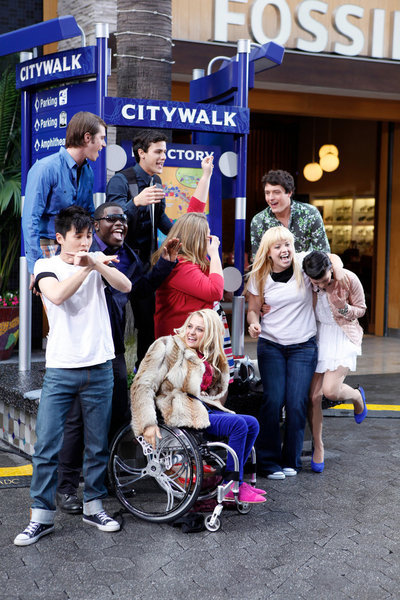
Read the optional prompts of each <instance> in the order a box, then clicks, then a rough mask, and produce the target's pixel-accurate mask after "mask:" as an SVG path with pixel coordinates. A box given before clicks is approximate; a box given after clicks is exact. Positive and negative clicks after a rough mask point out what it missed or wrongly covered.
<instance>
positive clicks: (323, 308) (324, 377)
mask: <svg viewBox="0 0 400 600" xmlns="http://www.w3.org/2000/svg"><path fill="white" fill-rule="evenodd" d="M303 270H304V272H305V273H306V274H307V275H308V276H309V278H310V280H311V283H312V284H313V285H314V291H315V292H316V296H317V302H316V306H315V315H316V320H317V343H318V364H317V367H316V370H315V374H314V377H313V380H312V382H311V388H310V397H311V402H310V405H309V420H310V426H311V431H312V435H313V440H314V452H313V456H312V459H311V469H312V470H313V471H315V472H316V473H321V472H322V471H323V470H324V444H323V442H322V407H321V401H322V396H325V397H326V398H328V399H329V400H333V401H336V402H338V401H339V402H340V401H342V402H349V403H352V404H353V405H354V419H355V421H356V423H362V421H363V420H364V419H365V417H366V415H367V405H366V402H365V393H364V390H363V388H362V387H360V386H359V387H358V388H356V389H354V388H352V387H350V386H349V385H347V384H345V383H344V379H345V377H346V375H347V374H348V372H349V371H355V370H356V363H357V356H360V355H361V341H362V336H363V330H362V328H361V327H360V324H359V323H358V318H360V317H362V316H363V315H364V313H365V310H366V305H365V297H364V290H363V287H362V285H361V282H360V280H359V279H358V277H357V276H356V275H355V274H354V273H352V272H351V271H348V270H347V269H344V272H345V273H346V275H347V277H348V282H349V285H348V289H346V288H344V287H342V286H340V285H339V284H338V282H337V280H335V278H334V275H333V270H332V264H331V261H330V258H329V257H328V255H327V254H325V252H320V251H317V250H314V251H313V252H311V253H310V254H308V255H307V256H306V257H305V258H304V260H303Z"/></svg>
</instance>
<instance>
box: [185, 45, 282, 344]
mask: <svg viewBox="0 0 400 600" xmlns="http://www.w3.org/2000/svg"><path fill="white" fill-rule="evenodd" d="M283 54H284V48H283V47H282V46H279V45H278V44H275V43H274V42H269V43H268V44H265V45H264V46H261V47H256V48H253V50H251V47H250V40H239V41H238V45H237V55H236V57H234V58H233V59H229V58H226V57H216V59H223V61H224V62H223V63H222V65H221V68H220V70H218V71H216V72H215V73H210V74H208V75H207V76H202V77H198V78H196V79H194V80H193V81H191V83H190V99H191V101H192V102H198V103H201V106H203V104H202V103H206V102H213V101H214V102H216V103H217V104H222V105H223V106H224V108H225V110H227V109H229V107H230V105H231V104H233V105H235V110H237V111H246V110H248V108H247V107H248V94H249V89H251V88H253V87H254V74H255V73H257V72H260V71H263V70H265V69H269V68H271V67H276V66H278V65H280V64H281V62H282V60H283ZM216 59H213V60H216ZM232 109H233V107H232ZM229 133H233V134H234V136H232V137H231V138H230V140H229V141H230V144H231V148H230V149H231V150H233V151H234V152H235V154H236V158H237V169H236V170H237V174H236V177H235V180H234V186H233V190H234V196H235V267H236V268H237V269H238V271H239V272H240V274H241V275H242V276H243V274H244V257H245V226H246V176H247V135H246V134H247V133H248V130H247V131H239V130H237V131H233V130H232V129H231V131H230V132H229ZM197 141H199V142H200V143H203V144H207V143H214V144H216V143H217V141H216V136H209V135H208V134H204V133H202V134H199V135H197ZM228 143H229V142H228ZM242 291H243V284H242V285H241V286H240V287H239V288H238V289H237V290H236V292H235V296H234V298H233V307H232V313H233V315H232V347H233V354H234V356H242V355H244V316H245V298H244V296H242Z"/></svg>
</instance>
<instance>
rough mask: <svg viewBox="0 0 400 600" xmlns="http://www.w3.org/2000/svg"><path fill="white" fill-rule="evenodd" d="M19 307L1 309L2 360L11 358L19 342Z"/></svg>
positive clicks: (0, 339)
mask: <svg viewBox="0 0 400 600" xmlns="http://www.w3.org/2000/svg"><path fill="white" fill-rule="evenodd" d="M18 333H19V307H18V306H2V307H0V360H7V358H10V356H11V354H12V351H13V350H14V346H15V344H16V343H17V341H18Z"/></svg>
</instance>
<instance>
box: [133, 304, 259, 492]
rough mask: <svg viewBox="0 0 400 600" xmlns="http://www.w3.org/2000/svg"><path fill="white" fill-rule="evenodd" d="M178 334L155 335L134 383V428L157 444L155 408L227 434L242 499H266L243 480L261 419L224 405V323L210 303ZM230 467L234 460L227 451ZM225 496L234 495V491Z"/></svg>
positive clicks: (172, 419) (181, 422)
mask: <svg viewBox="0 0 400 600" xmlns="http://www.w3.org/2000/svg"><path fill="white" fill-rule="evenodd" d="M175 334H176V335H168V336H164V337H161V338H159V339H158V340H156V341H155V342H154V343H153V344H152V345H151V346H150V348H149V350H148V351H147V354H146V356H145V357H144V359H143V361H142V362H141V364H140V367H139V370H138V372H137V374H136V377H135V379H134V381H133V384H132V387H131V404H132V428H133V431H134V434H135V435H136V436H139V435H143V437H144V439H145V440H146V442H148V443H150V444H152V446H153V447H154V448H155V447H156V443H157V438H159V439H161V432H160V429H159V428H158V425H157V413H156V408H157V409H158V410H159V411H160V412H161V415H162V417H163V419H164V422H165V424H166V425H168V426H171V427H191V428H194V429H204V430H205V432H206V433H211V434H213V435H216V436H219V437H225V436H228V438H229V441H228V443H229V446H230V447H231V448H233V449H234V450H235V452H236V454H237V455H238V459H239V468H240V470H239V483H240V488H239V500H240V501H241V502H250V503H261V502H265V498H264V497H263V494H264V493H265V492H264V490H257V489H256V488H253V487H252V486H250V485H249V484H247V483H245V482H243V466H244V464H245V462H246V460H247V458H248V456H249V454H250V452H251V449H252V447H253V445H254V442H255V439H256V437H257V434H258V429H259V427H258V422H257V420H256V419H255V418H254V417H251V416H249V415H236V414H235V413H233V412H232V411H230V410H228V409H226V408H225V407H224V406H223V401H224V400H225V398H226V395H227V391H228V383H229V368H228V363H227V359H226V355H225V353H224V349H223V325H222V323H221V321H220V319H219V316H218V314H217V313H216V312H215V311H213V310H211V309H203V310H198V311H196V312H193V313H192V314H190V315H189V316H188V318H187V319H186V321H185V323H184V324H183V326H182V327H180V328H179V329H176V330H175ZM226 468H227V470H228V471H233V469H234V465H233V460H232V458H231V455H230V454H228V460H227V465H226ZM225 500H234V496H233V492H232V491H230V492H229V493H228V494H227V496H226V497H225Z"/></svg>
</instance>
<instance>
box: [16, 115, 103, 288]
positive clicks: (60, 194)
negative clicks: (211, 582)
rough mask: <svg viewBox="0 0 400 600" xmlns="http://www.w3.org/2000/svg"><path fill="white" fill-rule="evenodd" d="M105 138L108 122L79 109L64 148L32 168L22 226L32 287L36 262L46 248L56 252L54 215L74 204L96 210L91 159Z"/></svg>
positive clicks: (72, 120) (27, 186)
mask: <svg viewBox="0 0 400 600" xmlns="http://www.w3.org/2000/svg"><path fill="white" fill-rule="evenodd" d="M105 138H106V124H105V123H104V121H103V120H102V119H101V118H100V117H98V116H97V115H94V114H93V113H90V112H86V111H81V112H78V113H76V114H75V115H74V116H73V117H72V118H71V120H70V122H69V124H68V127H67V132H66V139H65V148H60V150H59V152H58V153H57V154H52V155H51V156H46V157H45V158H42V159H41V160H39V161H37V162H36V163H35V164H34V165H33V166H32V167H31V169H30V170H29V173H28V179H27V182H26V192H25V202H24V210H23V213H22V230H23V235H24V244H25V254H26V258H27V262H28V271H29V273H31V289H32V287H33V275H32V273H33V267H34V264H35V262H36V261H37V259H38V258H42V257H43V256H44V255H46V250H48V249H49V250H50V254H52V253H54V252H55V248H54V246H55V244H56V241H55V232H54V218H55V216H56V215H57V214H58V213H59V212H60V210H61V209H62V208H66V207H67V206H70V205H71V204H77V205H79V206H82V207H83V208H86V209H87V210H88V211H89V212H90V213H91V214H93V212H94V204H93V181H94V174H93V170H92V168H91V166H90V165H89V163H88V159H89V160H92V161H95V160H96V159H97V158H98V156H99V152H100V151H101V150H102V149H103V148H105V146H106V141H105ZM49 247H50V248H49ZM52 247H53V248H52Z"/></svg>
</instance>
